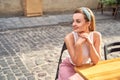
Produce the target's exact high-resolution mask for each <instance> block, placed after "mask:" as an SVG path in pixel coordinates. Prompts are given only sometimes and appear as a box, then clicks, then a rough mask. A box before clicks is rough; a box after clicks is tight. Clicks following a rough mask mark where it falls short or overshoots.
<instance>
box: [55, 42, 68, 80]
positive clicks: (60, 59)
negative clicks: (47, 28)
mask: <svg viewBox="0 0 120 80" xmlns="http://www.w3.org/2000/svg"><path fill="white" fill-rule="evenodd" d="M66 49H67V47H66V44H65V42H64V44H63V46H62V50H61V54H60V57H59V62H58V67H57V72H56V77H55V80H57V79H58V73H59V66H60V63H61V62H62V55H63V52H64V50H66Z"/></svg>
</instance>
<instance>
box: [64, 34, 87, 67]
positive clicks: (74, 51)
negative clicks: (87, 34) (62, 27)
mask: <svg viewBox="0 0 120 80" xmlns="http://www.w3.org/2000/svg"><path fill="white" fill-rule="evenodd" d="M85 40H86V39H84V38H78V40H77V42H76V43H75V42H74V37H73V34H72V33H70V34H68V35H67V36H66V37H65V43H66V46H67V49H68V52H69V54H70V57H71V60H72V62H73V63H74V64H75V65H76V66H80V65H81V64H82V62H83V58H82V46H81V45H82V43H83V42H85Z"/></svg>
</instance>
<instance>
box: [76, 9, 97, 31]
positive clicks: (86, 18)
mask: <svg viewBox="0 0 120 80" xmlns="http://www.w3.org/2000/svg"><path fill="white" fill-rule="evenodd" d="M82 8H83V7H82ZM82 8H78V9H76V10H75V12H74V13H82V14H83V15H84V18H85V20H86V21H90V22H91V24H90V26H89V31H94V30H95V27H96V24H95V16H94V14H93V12H92V11H91V10H90V9H89V8H86V7H84V8H86V9H87V10H88V12H89V13H90V16H91V19H90V20H89V18H88V16H87V15H86V14H85V11H83V9H82Z"/></svg>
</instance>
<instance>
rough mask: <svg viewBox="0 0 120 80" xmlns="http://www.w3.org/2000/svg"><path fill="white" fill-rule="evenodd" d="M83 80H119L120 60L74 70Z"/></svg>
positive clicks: (102, 62)
mask: <svg viewBox="0 0 120 80" xmlns="http://www.w3.org/2000/svg"><path fill="white" fill-rule="evenodd" d="M74 69H75V71H76V72H77V73H79V74H80V75H81V76H82V77H83V78H84V79H85V80H120V58H115V59H111V60H105V61H99V62H98V64H96V65H92V64H85V65H83V66H81V67H75V68H74Z"/></svg>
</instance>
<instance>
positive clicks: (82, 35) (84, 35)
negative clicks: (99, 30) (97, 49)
mask: <svg viewBox="0 0 120 80" xmlns="http://www.w3.org/2000/svg"><path fill="white" fill-rule="evenodd" d="M79 36H80V37H82V38H84V39H86V42H87V43H88V44H92V41H91V40H90V37H89V34H88V33H81V34H79Z"/></svg>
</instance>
